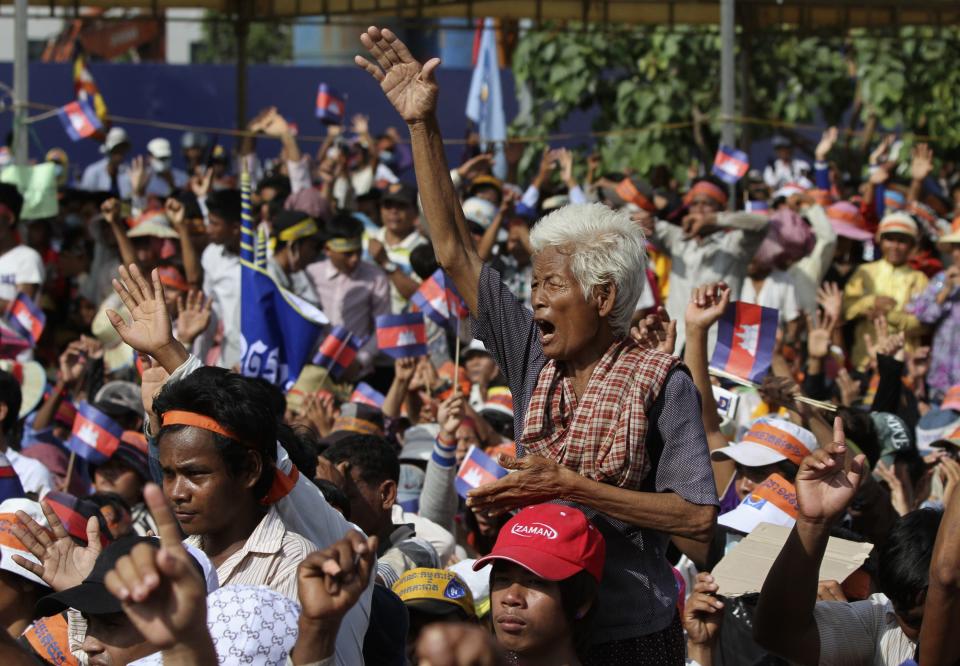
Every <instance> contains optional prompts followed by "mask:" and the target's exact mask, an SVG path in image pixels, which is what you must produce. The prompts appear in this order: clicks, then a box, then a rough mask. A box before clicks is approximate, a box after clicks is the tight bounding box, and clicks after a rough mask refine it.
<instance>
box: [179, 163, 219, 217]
mask: <svg viewBox="0 0 960 666" xmlns="http://www.w3.org/2000/svg"><path fill="white" fill-rule="evenodd" d="M212 186H213V169H212V168H211V167H206V168H205V169H204V170H203V173H202V174H194V175H192V176H190V191H191V192H193V195H194V196H195V197H197V199H203V198H204V197H206V196H207V195H208V194H210V188H211V187H212ZM168 215H169V213H168ZM171 221H172V220H171Z"/></svg>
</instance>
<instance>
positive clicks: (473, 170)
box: [457, 153, 493, 180]
mask: <svg viewBox="0 0 960 666" xmlns="http://www.w3.org/2000/svg"><path fill="white" fill-rule="evenodd" d="M492 165H493V155H491V154H490V153H480V154H479V155H474V156H473V157H471V158H470V159H468V160H467V161H466V162H464V163H463V164H461V165H460V166H458V167H457V173H459V174H460V177H461V178H466V179H467V180H471V179H473V178H476V177H477V176H479V175H481V174H484V173H487V172H488V171H489V170H490V167H491V166H492Z"/></svg>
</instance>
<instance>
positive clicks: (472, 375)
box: [463, 352, 500, 386]
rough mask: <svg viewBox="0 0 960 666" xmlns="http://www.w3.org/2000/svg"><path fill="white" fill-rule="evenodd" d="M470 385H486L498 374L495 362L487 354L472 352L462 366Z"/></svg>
mask: <svg viewBox="0 0 960 666" xmlns="http://www.w3.org/2000/svg"><path fill="white" fill-rule="evenodd" d="M463 367H464V369H465V370H466V371H467V378H468V379H469V380H470V383H471V384H480V385H481V386H482V385H486V384H489V383H490V382H492V381H493V380H494V379H496V377H497V375H498V374H499V373H500V368H498V367H497V362H496V361H494V360H493V357H492V356H490V355H489V354H484V353H481V352H473V354H471V355H470V357H469V358H467V360H466V361H464V364H463Z"/></svg>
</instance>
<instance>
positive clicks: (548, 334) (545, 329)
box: [535, 319, 557, 346]
mask: <svg viewBox="0 0 960 666" xmlns="http://www.w3.org/2000/svg"><path fill="white" fill-rule="evenodd" d="M535 321H536V324H537V328H538V329H540V342H541V343H542V344H543V345H544V346H546V345H548V344H550V341H551V340H553V338H554V336H555V335H556V332H557V327H556V326H554V325H553V324H552V323H550V322H549V321H547V320H546V319H537V320H535Z"/></svg>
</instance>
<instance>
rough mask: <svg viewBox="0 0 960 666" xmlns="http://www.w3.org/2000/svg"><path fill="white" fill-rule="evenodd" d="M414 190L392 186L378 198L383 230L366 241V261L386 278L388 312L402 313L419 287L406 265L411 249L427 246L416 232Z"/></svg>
mask: <svg viewBox="0 0 960 666" xmlns="http://www.w3.org/2000/svg"><path fill="white" fill-rule="evenodd" d="M417 210H418V209H417V190H416V189H415V188H413V187H411V186H409V185H404V184H401V183H394V184H392V185H390V186H388V187H387V189H386V190H384V192H383V195H382V196H381V197H380V219H381V220H382V221H383V227H382V228H381V229H379V230H378V233H375V234H371V235H370V237H369V239H368V241H367V248H368V250H369V252H370V257H371V258H372V259H373V260H374V261H375V262H376V263H377V264H379V266H380V268H382V269H383V270H384V272H385V273H386V274H387V277H389V278H390V297H391V306H390V307H391V310H392V311H393V313H394V314H399V313H401V312H406V310H407V306H408V304H409V299H410V297H411V296H413V294H414V293H415V292H416V291H417V289H418V288H419V287H420V280H419V279H417V276H416V275H415V274H414V272H413V267H412V266H411V265H410V253H411V252H412V251H413V248H415V247H417V246H418V245H422V244H423V243H426V242H427V239H426V238H424V237H423V234H421V233H420V230H419V229H417Z"/></svg>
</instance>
